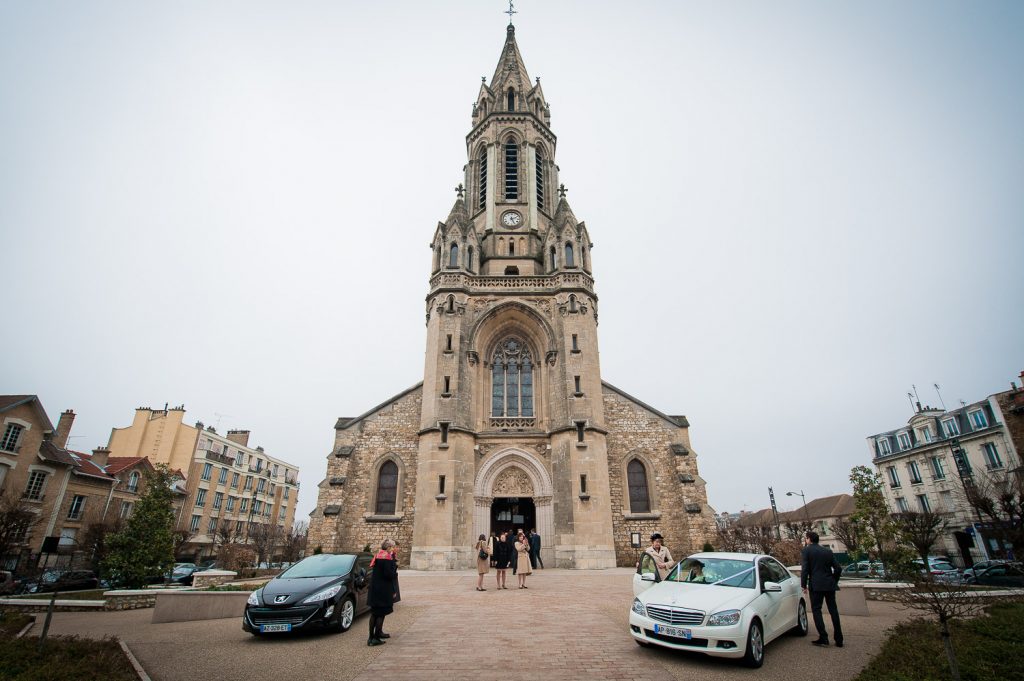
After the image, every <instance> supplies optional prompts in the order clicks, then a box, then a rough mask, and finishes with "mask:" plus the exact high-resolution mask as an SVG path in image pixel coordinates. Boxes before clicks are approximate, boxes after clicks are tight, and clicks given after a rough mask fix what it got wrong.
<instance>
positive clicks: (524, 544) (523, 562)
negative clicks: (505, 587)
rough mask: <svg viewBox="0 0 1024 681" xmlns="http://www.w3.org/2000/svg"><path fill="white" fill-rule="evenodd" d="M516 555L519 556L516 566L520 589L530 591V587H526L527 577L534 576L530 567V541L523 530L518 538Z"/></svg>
mask: <svg viewBox="0 0 1024 681" xmlns="http://www.w3.org/2000/svg"><path fill="white" fill-rule="evenodd" d="M516 553H517V554H519V555H518V558H517V560H518V563H517V564H516V577H518V578H519V588H520V589H529V588H530V587H528V586H526V576H527V575H530V574H533V568H531V567H530V540H529V539H527V538H526V535H525V534H523V531H522V530H519V534H518V535H517V536H516Z"/></svg>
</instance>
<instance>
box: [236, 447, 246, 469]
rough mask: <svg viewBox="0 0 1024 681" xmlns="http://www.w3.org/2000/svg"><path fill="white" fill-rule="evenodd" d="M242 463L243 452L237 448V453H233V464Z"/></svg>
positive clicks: (243, 458)
mask: <svg viewBox="0 0 1024 681" xmlns="http://www.w3.org/2000/svg"><path fill="white" fill-rule="evenodd" d="M243 463H245V454H243V453H242V451H241V450H239V451H238V454H236V455H235V465H236V466H241V465H242V464H243Z"/></svg>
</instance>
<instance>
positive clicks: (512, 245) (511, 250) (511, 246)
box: [508, 239, 516, 255]
mask: <svg viewBox="0 0 1024 681" xmlns="http://www.w3.org/2000/svg"><path fill="white" fill-rule="evenodd" d="M508 254H509V255H515V254H516V240H515V239H509V240H508Z"/></svg>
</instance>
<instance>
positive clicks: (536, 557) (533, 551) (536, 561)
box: [530, 528, 544, 570]
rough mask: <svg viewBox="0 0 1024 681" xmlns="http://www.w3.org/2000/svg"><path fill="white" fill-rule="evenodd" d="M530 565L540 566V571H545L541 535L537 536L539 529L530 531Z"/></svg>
mask: <svg viewBox="0 0 1024 681" xmlns="http://www.w3.org/2000/svg"><path fill="white" fill-rule="evenodd" d="M530 564H531V565H532V566H533V567H537V566H538V565H540V569H541V570H543V569H544V561H543V560H542V559H541V557H540V535H539V534H537V528H534V529H532V530H530Z"/></svg>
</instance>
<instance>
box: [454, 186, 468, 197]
mask: <svg viewBox="0 0 1024 681" xmlns="http://www.w3.org/2000/svg"><path fill="white" fill-rule="evenodd" d="M455 193H456V194H458V196H459V198H460V199H461V198H462V195H463V194H465V193H466V188H465V187H463V186H462V183H461V182H460V183H459V186H458V187H456V188H455Z"/></svg>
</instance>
